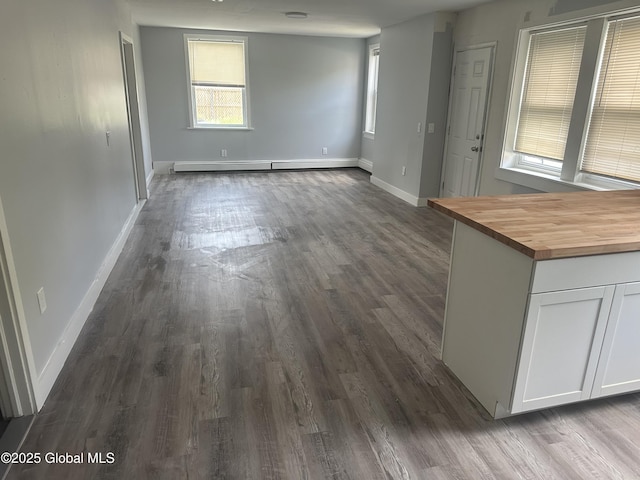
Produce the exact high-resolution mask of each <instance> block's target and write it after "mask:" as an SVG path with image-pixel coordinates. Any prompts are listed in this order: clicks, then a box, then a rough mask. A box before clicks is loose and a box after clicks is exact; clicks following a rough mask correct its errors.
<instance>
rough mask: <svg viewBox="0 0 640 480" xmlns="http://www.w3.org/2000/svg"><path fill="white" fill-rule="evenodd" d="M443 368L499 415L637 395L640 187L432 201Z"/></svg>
mask: <svg viewBox="0 0 640 480" xmlns="http://www.w3.org/2000/svg"><path fill="white" fill-rule="evenodd" d="M429 206H431V207H432V208H434V209H436V210H438V211H440V212H442V213H444V214H446V215H449V216H451V217H452V218H454V219H455V225H454V235H453V244H452V251H451V265H450V273H449V286H448V291H447V303H446V311H445V322H444V332H443V341H442V360H443V362H444V363H445V365H447V367H448V368H449V369H451V371H452V372H453V373H454V374H455V375H456V376H457V377H458V378H459V379H460V381H461V382H462V383H463V384H464V385H465V386H466V387H467V388H468V389H469V390H470V391H471V393H473V395H474V396H475V397H476V398H477V399H478V401H479V402H480V403H481V404H482V405H483V406H484V407H485V408H486V409H487V411H488V412H489V413H490V414H491V415H492V416H493V417H495V418H500V417H506V416H510V415H514V414H519V413H524V412H527V411H532V410H537V409H541V408H547V407H552V406H556V405H562V404H566V403H572V402H578V401H583V400H588V399H593V398H599V397H603V396H608V395H618V394H623V393H629V392H634V391H638V390H640V190H625V191H615V192H577V193H561V194H550V193H548V194H535V195H506V196H496V197H474V198H451V199H433V200H429Z"/></svg>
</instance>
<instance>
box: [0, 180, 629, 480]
mask: <svg viewBox="0 0 640 480" xmlns="http://www.w3.org/2000/svg"><path fill="white" fill-rule="evenodd" d="M451 231H452V223H451V222H450V221H449V220H448V219H446V218H445V217H443V216H441V215H440V214H438V213H436V212H434V211H432V210H431V209H428V208H413V207H411V206H409V205H407V204H405V203H404V202H402V201H400V200H398V199H396V198H394V197H392V196H391V195H389V194H387V193H385V192H383V191H382V190H380V189H378V188H377V187H375V186H373V185H371V184H370V183H369V177H368V175H366V174H365V173H364V172H362V171H360V170H340V171H308V172H269V173H246V174H202V175H201V174H198V175H195V174H194V175H172V176H162V177H158V178H156V179H155V180H154V185H153V190H152V198H151V199H150V200H149V201H148V202H147V204H146V205H145V207H144V209H143V210H142V213H141V215H140V217H139V219H138V222H137V224H136V226H135V228H134V231H133V233H132V235H131V237H130V238H129V240H128V243H127V245H126V247H125V249H124V252H123V253H122V255H121V257H120V259H119V261H118V263H117V265H116V267H115V269H114V271H113V273H112V274H111V276H110V278H109V280H108V283H107V285H106V287H105V289H104V291H103V292H102V294H101V296H100V298H99V300H98V302H97V304H96V306H95V309H94V311H93V313H92V314H91V316H90V318H89V320H88V321H87V323H86V326H85V328H84V330H83V331H82V333H81V335H80V338H79V339H78V342H77V343H76V345H75V347H74V349H73V351H72V353H71V356H70V357H69V359H68V361H67V363H66V365H65V367H64V370H63V372H62V374H61V375H60V378H59V379H58V382H57V383H56V385H55V387H54V389H53V391H52V393H51V395H50V397H49V399H48V401H47V403H46V405H45V406H44V408H43V410H42V412H41V413H40V414H39V416H38V417H37V419H36V421H35V424H34V426H33V428H32V430H31V432H30V433H29V435H28V437H27V439H26V442H25V444H24V446H23V448H22V451H23V452H41V453H42V454H44V453H45V452H59V453H65V452H68V453H72V454H77V453H81V452H83V451H84V452H103V454H106V452H113V453H114V455H115V462H114V463H113V464H88V463H87V462H86V458H85V463H83V464H80V465H69V464H66V465H65V464H62V465H49V464H46V463H45V462H43V463H41V464H39V465H25V466H18V465H16V466H13V467H12V469H11V471H10V472H9V477H8V478H11V479H18V478H19V479H65V480H67V479H68V480H72V479H87V478H97V479H167V480H180V479H223V478H230V479H231V478H233V479H277V478H283V479H325V478H331V479H347V478H351V479H367V480H369V479H434V480H436V479H474V480H475V479H538V478H545V479H562V480H564V479H592V478H603V479H604V478H606V479H609V478H616V479H633V478H640V395H628V396H624V397H618V398H615V399H610V400H600V401H596V402H590V403H585V404H580V405H575V406H567V407H563V408H557V409H551V410H545V411H542V412H537V413H532V414H528V415H522V416H520V417H515V418H511V419H507V420H502V421H493V420H491V419H490V418H489V417H488V415H487V414H486V413H485V412H484V411H483V410H482V408H481V407H480V406H479V404H478V403H477V402H476V401H475V400H474V399H473V398H472V397H471V396H470V394H469V393H468V392H467V391H466V390H465V389H464V387H462V385H461V384H460V383H459V382H458V381H457V380H456V379H455V378H454V377H453V376H452V375H451V374H450V373H449V372H448V371H447V370H446V369H445V368H444V367H443V365H442V363H441V362H440V361H439V360H438V358H439V355H440V338H441V334H442V319H443V313H444V299H445V294H446V287H447V274H448V263H449V245H450V241H451ZM487 281H491V279H490V278H488V279H487Z"/></svg>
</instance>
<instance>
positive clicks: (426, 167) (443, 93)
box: [418, 23, 453, 198]
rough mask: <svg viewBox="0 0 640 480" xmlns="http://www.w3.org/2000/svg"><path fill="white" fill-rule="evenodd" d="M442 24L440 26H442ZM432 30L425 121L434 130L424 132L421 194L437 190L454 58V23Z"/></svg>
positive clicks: (432, 193) (437, 192)
mask: <svg viewBox="0 0 640 480" xmlns="http://www.w3.org/2000/svg"><path fill="white" fill-rule="evenodd" d="M441 28H442V27H441ZM437 30H438V28H436V31H435V32H434V34H433V50H432V54H431V73H430V76H429V97H428V99H427V120H426V124H427V125H428V124H429V123H433V124H434V126H435V131H434V133H433V134H429V133H427V134H426V135H425V140H424V150H423V152H422V173H421V175H420V194H419V195H418V196H419V197H421V198H429V197H437V196H438V195H439V192H440V174H441V172H442V160H443V158H444V144H445V137H446V130H445V129H446V124H447V112H448V110H449V90H450V89H449V85H450V83H451V62H452V60H453V25H452V24H451V23H446V24H445V25H444V28H442V31H437Z"/></svg>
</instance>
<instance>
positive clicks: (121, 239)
mask: <svg viewBox="0 0 640 480" xmlns="http://www.w3.org/2000/svg"><path fill="white" fill-rule="evenodd" d="M144 204H145V201H144V200H141V201H140V202H139V203H138V204H137V205H136V206H135V208H134V209H133V210H132V211H131V214H129V218H127V221H126V222H125V224H124V226H123V227H122V230H121V231H120V233H119V234H118V237H117V238H116V240H115V242H114V243H113V245H112V246H111V248H110V249H109V252H108V253H107V256H106V257H105V259H104V261H103V262H102V265H100V268H99V269H98V272H97V274H96V278H95V279H94V281H93V283H92V284H91V286H90V287H89V289H88V290H87V293H86V294H85V296H84V298H83V299H82V302H80V305H79V306H78V308H77V309H76V311H75V312H74V314H73V316H72V317H71V320H69V323H68V324H67V327H66V328H65V329H64V332H63V333H62V337H61V338H60V341H58V344H57V345H56V348H55V349H54V351H53V353H52V354H51V356H50V357H49V360H48V361H47V363H46V365H45V366H44V368H43V369H42V373H41V374H40V376H39V377H38V380H37V384H36V385H35V388H34V390H35V392H34V393H35V397H36V405H37V408H38V410H40V409H41V408H42V406H43V405H44V402H45V400H46V399H47V396H48V395H49V392H50V391H51V388H53V384H54V383H55V381H56V379H57V378H58V375H59V374H60V371H61V370H62V367H63V366H64V362H65V361H66V360H67V357H68V356H69V353H70V352H71V348H72V347H73V344H74V343H75V342H76V340H77V339H78V335H80V331H81V330H82V327H83V326H84V324H85V322H86V321H87V318H88V317H89V314H90V313H91V311H92V310H93V306H94V305H95V303H96V300H97V299H98V295H100V292H101V291H102V289H103V288H104V285H105V283H106V282H107V278H108V277H109V274H110V273H111V270H113V267H114V265H115V264H116V261H117V260H118V257H119V256H120V253H121V252H122V249H123V247H124V244H125V242H126V240H127V238H128V237H129V234H130V233H131V230H132V229H133V225H134V224H135V221H136V218H138V214H139V213H140V210H141V209H142V207H143V206H144Z"/></svg>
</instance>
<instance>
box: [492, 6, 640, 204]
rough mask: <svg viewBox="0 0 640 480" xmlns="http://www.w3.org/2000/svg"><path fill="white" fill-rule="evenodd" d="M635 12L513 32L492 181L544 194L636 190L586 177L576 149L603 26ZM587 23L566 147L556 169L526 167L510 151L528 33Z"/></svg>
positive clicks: (615, 181)
mask: <svg viewBox="0 0 640 480" xmlns="http://www.w3.org/2000/svg"><path fill="white" fill-rule="evenodd" d="M639 13H640V9H638V8H633V9H627V10H624V11H620V10H617V11H615V12H608V13H607V12H602V13H598V14H594V15H592V16H589V17H583V18H579V19H572V20H567V21H564V22H561V23H553V24H546V25H545V24H540V25H534V26H531V27H526V28H522V29H521V30H520V31H519V32H518V38H517V42H516V50H515V52H514V58H513V62H512V77H511V85H510V92H511V93H510V95H509V97H508V100H509V103H508V107H507V112H506V120H505V130H504V131H505V134H504V137H503V147H502V158H501V163H500V166H499V167H498V168H497V169H496V171H495V177H496V178H497V179H498V180H504V181H507V182H510V183H515V184H517V185H522V186H525V187H528V188H533V189H536V190H541V191H546V192H563V191H576V190H622V189H640V183H635V182H630V181H625V180H622V179H614V178H609V177H606V176H600V175H593V174H586V173H582V172H580V171H579V167H580V161H581V159H582V151H583V148H584V143H585V141H586V132H587V129H588V122H589V117H590V114H591V106H592V100H593V96H594V95H595V89H596V84H597V82H596V78H597V74H598V69H599V66H600V53H601V49H602V48H603V46H604V35H605V32H606V25H607V22H608V21H610V20H614V19H617V18H621V17H626V16H637V15H638V14H639ZM584 24H587V25H588V28H587V37H586V39H585V46H584V51H583V60H582V65H581V67H580V77H579V79H578V85H577V88H576V99H575V102H574V108H573V112H572V115H571V126H570V129H569V133H568V135H567V146H566V151H565V159H564V162H563V167H562V170H561V171H560V170H557V169H556V170H554V169H553V168H545V167H537V166H531V165H526V164H525V162H523V161H522V158H521V157H522V155H521V154H520V153H518V152H515V151H513V145H514V142H515V135H516V131H517V127H518V124H517V123H518V109H519V106H520V99H521V96H522V93H523V91H522V90H523V88H524V75H525V71H526V61H527V53H528V45H529V36H530V35H531V34H532V33H536V32H540V31H544V30H550V29H559V28H563V27H572V26H579V25H584Z"/></svg>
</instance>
